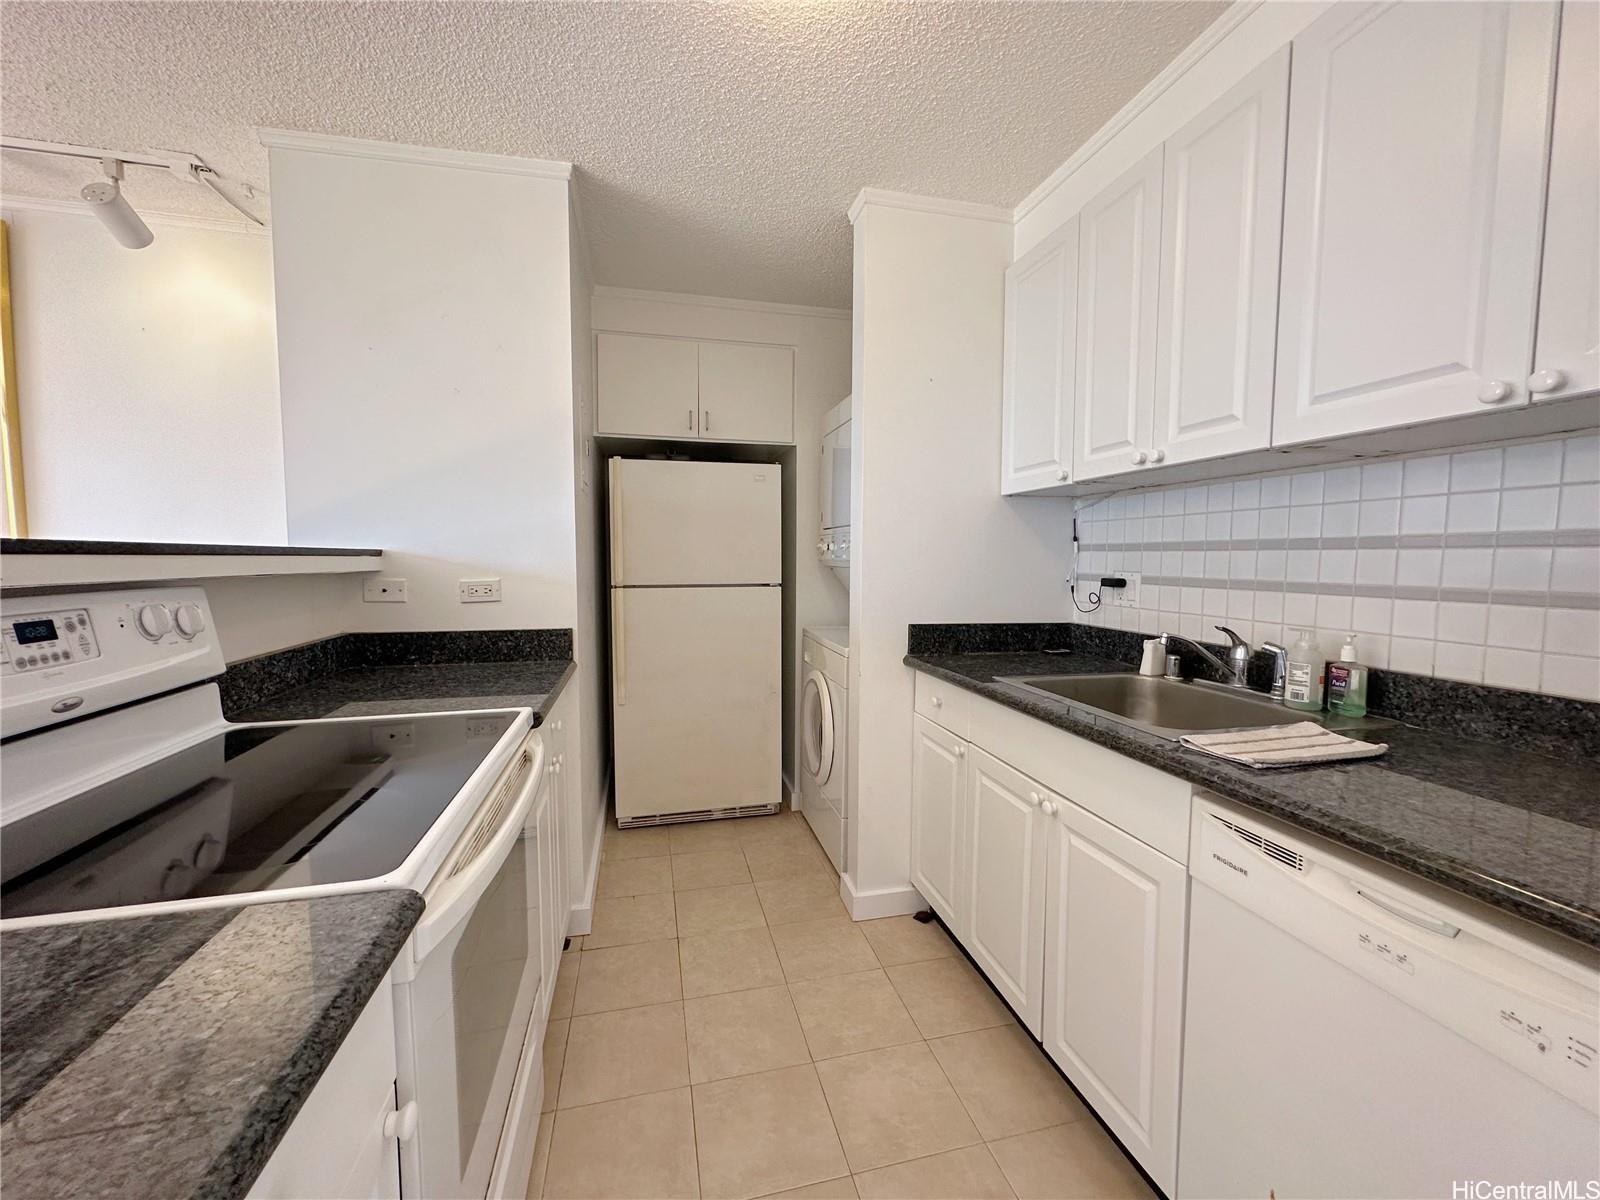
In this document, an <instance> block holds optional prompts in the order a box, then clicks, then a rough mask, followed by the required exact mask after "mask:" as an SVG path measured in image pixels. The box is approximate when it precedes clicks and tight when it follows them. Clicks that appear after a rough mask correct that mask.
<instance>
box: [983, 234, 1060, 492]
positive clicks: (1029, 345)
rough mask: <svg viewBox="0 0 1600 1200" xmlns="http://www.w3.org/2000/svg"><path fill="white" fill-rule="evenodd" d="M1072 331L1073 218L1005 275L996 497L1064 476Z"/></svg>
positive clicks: (1050, 484) (1053, 482)
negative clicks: (998, 491)
mask: <svg viewBox="0 0 1600 1200" xmlns="http://www.w3.org/2000/svg"><path fill="white" fill-rule="evenodd" d="M1077 326H1078V219H1077V218H1076V217H1074V218H1073V219H1072V220H1070V221H1068V222H1067V223H1066V224H1065V225H1063V226H1062V227H1061V228H1060V229H1058V230H1057V231H1056V232H1055V233H1053V234H1051V235H1050V237H1049V238H1047V239H1046V240H1045V241H1044V242H1043V243H1041V244H1040V245H1038V246H1035V247H1034V248H1033V250H1031V251H1030V252H1029V253H1028V254H1027V255H1025V256H1024V257H1022V258H1020V259H1018V260H1017V261H1016V262H1014V263H1013V264H1011V267H1010V268H1009V269H1008V270H1007V271H1006V329H1005V346H1006V362H1005V373H1004V376H1003V378H1004V385H1005V396H1004V400H1003V402H1002V405H1001V413H1002V417H1001V425H1002V429H1001V435H1000V436H1001V462H1000V492H1001V494H1002V495H1006V496H1010V495H1015V494H1017V493H1020V492H1030V491H1034V490H1036V489H1038V488H1048V487H1054V486H1056V485H1057V484H1058V483H1061V482H1063V481H1065V480H1067V479H1069V478H1071V472H1072V420H1073V412H1074V409H1075V407H1076V406H1075V404H1074V402H1073V397H1074V394H1075V389H1076V387H1077V370H1078V368H1077V357H1076V348H1077V338H1078V328H1077Z"/></svg>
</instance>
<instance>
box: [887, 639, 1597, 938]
mask: <svg viewBox="0 0 1600 1200" xmlns="http://www.w3.org/2000/svg"><path fill="white" fill-rule="evenodd" d="M913 645H914V646H915V645H916V642H915V641H914V642H913ZM905 661H906V663H907V665H908V666H912V667H915V668H916V669H917V670H919V671H925V672H927V673H928V674H930V675H934V676H937V677H938V678H940V679H943V680H945V681H947V682H949V683H952V684H954V685H956V686H957V687H961V688H964V689H966V690H968V691H971V692H975V693H977V694H978V695H980V696H984V697H986V698H988V699H990V700H994V701H996V702H997V703H1000V704H1004V705H1006V706H1007V707H1008V708H1013V709H1016V710H1017V711H1019V712H1023V713H1026V714H1027V715H1029V716H1031V717H1035V718H1037V719H1039V720H1041V721H1046V722H1048V723H1049V724H1051V725H1055V726H1057V727H1058V728H1061V729H1065V730H1066V731H1067V732H1069V733H1073V734H1076V735H1077V736H1079V737H1082V738H1086V739H1088V740H1089V741H1092V742H1096V743H1098V744H1099V745H1102V746H1106V747H1109V748H1110V749H1112V750H1116V751H1118V752H1119V753H1122V754H1126V755H1127V756H1129V757H1130V758H1134V759H1137V760H1138V761H1140V762H1143V763H1147V764H1149V765H1150V766H1152V767H1156V768H1158V769H1160V770H1162V771H1166V772H1168V773H1169V774H1172V775H1176V776H1178V777H1179V778H1182V779H1186V780H1188V781H1189V782H1191V783H1194V784H1197V785H1199V786H1201V787H1204V788H1207V789H1209V790H1210V791H1213V792H1215V793H1216V794H1218V795H1219V796H1223V797H1225V798H1227V799H1229V800H1234V801H1237V802H1239V803H1241V804H1245V805H1248V806H1250V807H1252V808H1255V809H1259V810H1260V811H1262V812H1265V813H1268V814H1269V815H1271V816H1274V817H1278V818H1280V819H1281V820H1284V821H1286V822H1289V823H1290V824H1292V825H1295V826H1298V827H1299V828H1302V829H1305V830H1307V831H1309V832H1311V833H1316V834H1321V835H1322V836H1324V837H1327V838H1329V839H1331V840H1333V841H1336V842H1339V843H1340V844H1342V845H1345V846H1348V847H1350V848H1351V849H1354V850H1358V851H1361V852H1363V853H1366V854H1370V855H1372V856H1373V857H1375V858H1379V859H1382V860H1383V861H1385V862H1388V863H1391V864H1393V865H1394V866H1397V867H1401V868H1403V869H1405V870H1407V871H1411V872H1413V873H1415V874H1417V875H1420V876H1422V877H1423V878H1425V879H1429V880H1432V881H1433V882H1435V883H1438V884H1440V885H1442V886H1444V887H1448V888H1452V889H1454V890H1455V891H1458V892H1461V893H1463V894H1465V895H1468V896H1472V897H1474V898H1476V899H1478V900H1482V901H1485V902H1487V903H1489V904H1492V905H1495V906H1496V907H1499V908H1502V909H1504V910H1506V911H1508V912H1511V913H1515V914H1516V915H1518V916H1520V917H1525V918H1527V919H1528V920H1530V921H1534V922H1536V923H1538V924H1540V925H1543V926H1545V927H1547V928H1549V929H1553V930H1555V931H1556V932H1558V933H1562V934H1565V935H1566V936H1568V937H1571V938H1574V939H1576V940H1578V941H1580V942H1584V943H1586V944H1588V945H1590V946H1600V785H1597V784H1596V780H1595V764H1594V762H1593V760H1592V759H1590V758H1588V757H1587V756H1585V755H1584V754H1582V753H1578V754H1575V755H1569V756H1568V757H1566V758H1557V757H1554V756H1550V755H1546V754H1541V753H1532V752H1529V751H1527V750H1519V749H1516V748H1513V747H1511V746H1508V745H1506V744H1504V743H1496V742H1489V741H1478V740H1473V739H1470V738H1465V737H1460V736H1454V735H1452V734H1447V733H1441V732H1436V731H1432V730H1428V729H1422V728H1417V727H1415V726H1412V725H1406V724H1399V723H1395V724H1388V725H1384V726H1382V727H1381V728H1375V729H1373V730H1371V731H1370V732H1366V733H1351V734H1350V736H1354V737H1363V738H1365V739H1366V740H1369V741H1384V742H1387V743H1388V744H1389V753H1388V754H1387V755H1385V756H1383V757H1382V758H1377V759H1370V760H1366V761H1363V762H1355V763H1348V764H1337V765H1331V766H1314V767H1296V768H1288V769H1281V770H1270V771H1257V770H1253V769H1251V768H1249V767H1246V766H1241V765H1236V764H1233V763H1229V762H1225V761H1223V760H1222V759H1218V758H1213V757H1211V756H1209V755H1205V754H1201V753H1200V752H1198V751H1195V750H1188V749H1185V748H1184V747H1182V746H1180V745H1178V744H1177V743H1175V742H1169V741H1166V740H1164V739H1162V738H1158V737H1154V736H1152V735H1150V734H1146V733H1142V732H1140V731H1138V730H1134V729H1130V728H1129V727H1128V726H1126V725H1121V724H1118V723H1115V722H1113V721H1109V720H1107V719H1106V718H1104V717H1101V716H1097V715H1095V714H1094V713H1093V712H1092V711H1091V710H1088V709H1085V708H1082V707H1080V706H1077V705H1074V704H1072V703H1070V702H1068V701H1065V700H1053V699H1047V698H1045V697H1042V696H1038V695H1035V694H1033V693H1031V692H1026V691H1023V690H1021V689H1019V688H1017V687H1015V686H1012V685H1010V684H1004V683H999V682H997V681H996V680H997V678H998V677H1002V676H1017V675H1065V674H1090V673H1094V672H1105V671H1128V670H1131V669H1132V668H1130V667H1129V666H1128V665H1127V664H1126V663H1123V662H1120V661H1117V660H1115V659H1113V658H1108V657H1102V656H1100V655H1097V654H1096V653H1094V651H1093V649H1092V648H1090V647H1085V648H1084V649H1082V650H1072V651H1069V652H1066V653H1051V654H1047V653H1045V652H1044V651H1043V650H1042V649H1016V650H1008V651H1004V652H998V653H929V652H924V653H920V654H919V653H913V654H908V655H906V658H905Z"/></svg>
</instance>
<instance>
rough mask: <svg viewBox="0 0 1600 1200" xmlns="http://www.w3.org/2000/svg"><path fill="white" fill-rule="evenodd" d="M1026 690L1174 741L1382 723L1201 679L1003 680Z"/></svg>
mask: <svg viewBox="0 0 1600 1200" xmlns="http://www.w3.org/2000/svg"><path fill="white" fill-rule="evenodd" d="M1000 682H1001V683H1009V684H1012V685H1014V686H1016V687H1019V688H1022V689H1024V690H1026V691H1030V692H1036V693H1038V694H1039V695H1042V696H1050V697H1052V698H1054V699H1057V700H1066V701H1069V702H1070V703H1072V704H1075V705H1079V706H1081V707H1083V708H1087V709H1091V710H1093V712H1094V713H1095V714H1096V715H1099V716H1103V717H1108V718H1110V719H1111V720H1113V721H1119V722H1121V723H1123V724H1125V725H1132V726H1133V727H1134V728H1135V729H1142V730H1144V731H1145V732H1146V733H1153V734H1155V735H1156V736H1157V737H1164V738H1169V739H1171V740H1172V741H1177V739H1178V738H1180V737H1182V736H1183V735H1184V734H1186V733H1210V732H1213V731H1215V730H1219V729H1260V728H1262V727H1264V726H1268V725H1293V724H1294V723H1295V722H1296V721H1315V722H1317V723H1318V724H1319V725H1323V726H1326V727H1327V728H1329V729H1347V730H1348V729H1361V728H1367V727H1371V726H1374V725H1381V724H1384V722H1382V721H1378V720H1373V719H1371V718H1366V717H1341V716H1338V715H1337V714H1334V713H1306V712H1298V711H1296V710H1294V709H1290V708H1285V707H1284V706H1283V705H1281V704H1279V703H1277V702H1276V701H1274V700H1271V699H1268V698H1267V697H1266V696H1263V695H1261V694H1260V693H1259V692H1250V691H1245V690H1243V689H1240V688H1231V687H1227V686H1225V685H1223V684H1220V683H1210V682H1207V681H1205V680H1198V679H1197V680H1190V681H1187V682H1180V681H1178V680H1175V679H1164V678H1151V677H1150V676H1147V675H1134V674H1123V673H1118V674H1113V675H1029V676H1017V677H1010V678H1003V679H1001V680H1000Z"/></svg>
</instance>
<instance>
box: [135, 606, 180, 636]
mask: <svg viewBox="0 0 1600 1200" xmlns="http://www.w3.org/2000/svg"><path fill="white" fill-rule="evenodd" d="M138 625H139V633H140V634H141V635H142V636H144V637H145V638H147V639H148V640H150V641H152V642H159V641H160V640H161V639H162V638H164V637H166V636H167V631H168V630H170V629H171V628H172V614H171V613H169V612H168V611H167V606H166V605H165V604H146V605H143V606H142V607H141V608H140V609H139V616H138Z"/></svg>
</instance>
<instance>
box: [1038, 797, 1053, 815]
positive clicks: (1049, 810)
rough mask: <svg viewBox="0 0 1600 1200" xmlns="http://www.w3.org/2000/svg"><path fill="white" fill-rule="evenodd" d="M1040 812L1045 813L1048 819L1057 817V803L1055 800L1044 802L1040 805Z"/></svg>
mask: <svg viewBox="0 0 1600 1200" xmlns="http://www.w3.org/2000/svg"><path fill="white" fill-rule="evenodd" d="M1039 811H1040V812H1042V813H1044V815H1045V816H1047V817H1053V816H1055V815H1056V802H1055V801H1054V800H1046V801H1044V802H1043V803H1042V804H1040V805H1039Z"/></svg>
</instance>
